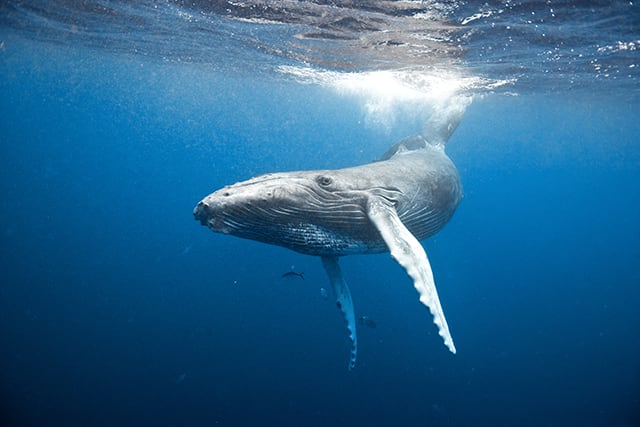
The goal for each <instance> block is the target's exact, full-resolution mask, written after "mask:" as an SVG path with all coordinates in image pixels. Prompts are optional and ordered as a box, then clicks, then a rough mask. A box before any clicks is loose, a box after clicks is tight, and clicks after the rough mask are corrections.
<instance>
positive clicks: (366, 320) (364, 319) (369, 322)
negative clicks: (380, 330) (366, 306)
mask: <svg viewBox="0 0 640 427" xmlns="http://www.w3.org/2000/svg"><path fill="white" fill-rule="evenodd" d="M358 323H359V324H361V325H364V326H366V327H367V328H371V329H375V328H376V327H377V326H378V324H377V323H376V321H375V320H373V319H372V318H370V317H369V316H360V317H358Z"/></svg>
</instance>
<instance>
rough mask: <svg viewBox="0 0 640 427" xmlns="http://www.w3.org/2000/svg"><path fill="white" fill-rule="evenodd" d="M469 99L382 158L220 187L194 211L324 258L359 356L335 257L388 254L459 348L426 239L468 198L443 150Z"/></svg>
mask: <svg viewBox="0 0 640 427" xmlns="http://www.w3.org/2000/svg"><path fill="white" fill-rule="evenodd" d="M465 107H466V103H455V104H454V103H452V104H449V105H448V106H447V108H444V109H443V110H442V111H440V113H439V114H434V115H433V116H432V117H431V118H430V119H429V120H428V122H427V124H426V125H425V128H424V130H423V132H422V133H420V134H419V135H415V136H412V137H409V138H406V139H404V140H401V141H400V142H398V143H397V144H395V145H394V146H393V147H391V148H390V149H389V150H388V151H387V152H386V153H385V154H384V155H383V156H382V157H381V159H380V160H378V161H375V162H373V163H370V164H366V165H362V166H356V167H350V168H345V169H335V170H307V171H297V172H282V173H270V174H265V175H260V176H257V177H255V178H252V179H249V180H247V181H243V182H239V183H236V184H233V185H229V186H226V187H224V188H222V189H220V190H217V191H215V192H213V193H211V194H209V195H208V196H206V197H205V198H204V199H202V200H201V201H200V202H199V203H198V204H197V205H196V207H195V209H194V212H193V213H194V216H195V218H196V220H198V221H200V222H201V223H202V225H205V226H207V227H208V228H209V229H211V230H213V231H214V232H218V233H223V234H230V235H233V236H237V237H242V238H245V239H251V240H256V241H260V242H264V243H268V244H273V245H279V246H283V247H286V248H289V249H292V250H294V251H297V252H300V253H303V254H308V255H315V256H319V257H320V258H321V260H322V264H323V266H324V268H325V270H326V272H327V275H328V276H329V281H330V283H331V287H332V288H333V291H334V295H335V298H336V305H337V307H338V308H339V309H340V311H341V312H342V315H343V316H344V319H345V320H346V323H347V329H348V331H349V339H350V341H351V355H350V358H349V369H352V368H354V367H355V364H356V355H357V334H356V323H357V321H356V319H357V318H356V316H355V310H354V305H353V301H352V298H351V292H350V291H349V287H348V286H347V283H346V282H345V280H344V278H343V276H342V272H341V270H340V265H339V262H338V260H339V257H341V256H345V255H351V254H371V253H381V252H387V251H388V252H390V253H391V256H392V258H393V259H395V260H396V261H397V262H398V263H399V264H400V265H401V266H402V267H404V269H405V270H406V272H407V274H408V275H409V276H410V277H411V279H412V280H413V285H414V287H415V289H416V290H417V291H418V294H419V299H420V302H422V303H423V304H424V305H425V306H427V307H428V309H429V311H430V312H431V314H432V315H433V321H434V323H435V324H436V326H437V328H438V333H439V335H440V336H441V337H442V338H443V340H444V344H445V345H446V347H447V348H448V349H449V350H450V351H451V352H452V353H455V352H456V348H455V345H454V343H453V339H452V337H451V333H450V332H449V326H448V325H447V320H446V318H445V316H444V312H443V310H442V306H441V304H440V300H439V297H438V293H437V290H436V286H435V282H434V279H433V273H432V270H431V266H430V264H429V260H428V258H427V254H426V252H425V251H424V249H423V247H422V246H421V244H420V242H419V241H420V240H422V239H425V238H427V237H429V236H431V235H433V234H434V233H436V232H437V231H438V230H440V229H441V228H442V227H443V226H444V225H445V223H446V222H447V221H448V220H449V219H450V218H451V216H452V215H453V213H454V211H455V209H456V207H457V206H458V203H459V202H460V200H461V198H462V186H461V184H460V178H459V175H458V172H457V170H456V168H455V166H454V164H453V162H452V161H451V160H450V159H449V157H448V156H447V155H446V154H445V150H444V149H445V145H446V143H447V141H448V140H449V138H450V137H451V134H452V133H453V131H454V130H455V129H456V127H457V125H458V123H459V121H460V119H461V118H462V114H463V112H464V109H465Z"/></svg>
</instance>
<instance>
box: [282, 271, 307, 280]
mask: <svg viewBox="0 0 640 427" xmlns="http://www.w3.org/2000/svg"><path fill="white" fill-rule="evenodd" d="M280 278H281V279H295V278H300V279H302V280H304V274H303V273H296V272H295V271H287V272H286V273H284V274H283V275H282V276H280Z"/></svg>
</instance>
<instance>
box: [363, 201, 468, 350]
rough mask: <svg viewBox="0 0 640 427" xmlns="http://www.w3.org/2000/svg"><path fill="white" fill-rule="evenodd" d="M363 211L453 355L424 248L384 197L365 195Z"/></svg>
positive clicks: (447, 329)
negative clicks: (415, 291)
mask: <svg viewBox="0 0 640 427" xmlns="http://www.w3.org/2000/svg"><path fill="white" fill-rule="evenodd" d="M367 213H368V215H369V219H370V220H371V222H373V224H374V225H375V226H376V228H377V229H378V231H379V232H380V235H381V236H382V238H383V239H384V241H385V243H386V244H387V246H388V247H389V251H390V252H391V256H392V257H393V258H394V259H395V260H396V261H397V262H398V264H400V265H401V266H402V267H404V269H405V270H406V271H407V274H409V276H410V277H411V278H412V279H413V286H414V287H415V288H416V290H417V291H418V293H419V294H420V302H421V303H423V304H424V305H426V306H427V307H428V308H429V311H430V312H431V314H432V315H433V322H434V323H435V324H436V326H437V327H438V333H439V334H440V336H441V337H442V338H443V339H444V344H445V345H446V346H447V348H448V349H449V350H450V351H451V352H452V353H454V354H455V352H456V347H455V345H454V344H453V339H452V338H451V334H450V333H449V326H448V325H447V319H445V317H444V312H443V311H442V306H441V305H440V299H439V298H438V291H437V290H436V284H435V282H434V280H433V273H432V272H431V265H430V264H429V259H428V258H427V254H426V252H425V251H424V248H423V247H422V245H421V244H420V242H419V241H418V239H416V238H415V237H414V235H413V234H411V232H410V231H409V230H408V229H407V227H405V226H404V224H403V223H402V221H400V218H398V214H397V212H396V210H395V209H394V208H393V207H392V206H390V205H389V203H388V202H386V201H385V200H384V199H382V198H380V197H371V198H369V206H368V212H367Z"/></svg>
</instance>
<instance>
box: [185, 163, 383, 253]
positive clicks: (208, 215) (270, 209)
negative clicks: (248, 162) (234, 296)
mask: <svg viewBox="0 0 640 427" xmlns="http://www.w3.org/2000/svg"><path fill="white" fill-rule="evenodd" d="M351 178H352V177H351ZM366 196H367V195H366V193H365V192H364V191H363V190H362V189H359V188H357V181H354V180H353V179H347V178H346V177H343V176H341V174H340V171H332V170H322V171H300V172H288V173H274V174H267V175H261V176H258V177H255V178H252V179H249V180H247V181H243V182H239V183H236V184H233V185H230V186H226V187H224V188H222V189H220V190H217V191H215V192H213V193H211V194H209V195H208V196H207V197H205V198H204V199H202V200H201V201H200V202H199V203H198V204H197V205H196V207H195V209H194V211H193V214H194V216H195V218H196V220H198V221H200V223H201V224H202V225H205V226H207V227H208V228H209V229H211V230H213V231H215V232H218V233H224V234H230V235H233V236H237V237H242V238H245V239H251V240H256V241H260V242H264V243H269V244H273V245H278V246H284V247H286V248H289V249H292V250H295V251H297V252H301V253H305V254H310V255H328V254H330V255H336V254H340V255H343V254H344V255H346V254H350V253H363V252H371V251H379V250H383V249H384V243H383V242H382V240H381V239H377V240H375V239H374V240H373V241H372V239H371V236H372V235H377V232H376V231H375V228H374V227H373V225H372V224H371V223H370V221H369V220H368V217H367V213H366V203H367V200H366Z"/></svg>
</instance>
